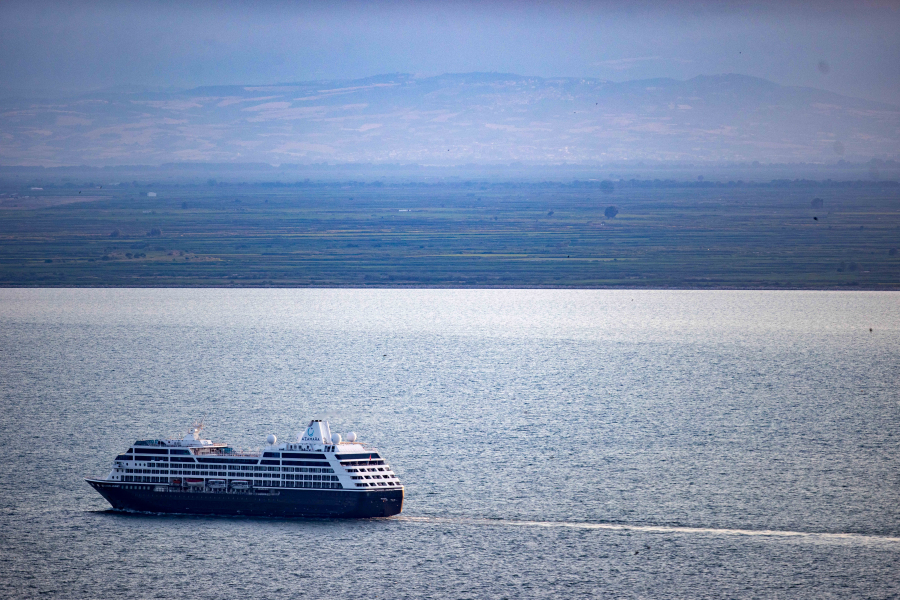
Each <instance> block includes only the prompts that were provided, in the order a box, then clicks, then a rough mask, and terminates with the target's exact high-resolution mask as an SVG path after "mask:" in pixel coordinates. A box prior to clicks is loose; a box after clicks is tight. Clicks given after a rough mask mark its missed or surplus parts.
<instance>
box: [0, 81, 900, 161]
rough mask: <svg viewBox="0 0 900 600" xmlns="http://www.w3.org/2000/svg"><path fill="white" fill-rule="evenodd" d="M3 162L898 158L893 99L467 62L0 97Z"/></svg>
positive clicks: (897, 113) (899, 118) (898, 110)
mask: <svg viewBox="0 0 900 600" xmlns="http://www.w3.org/2000/svg"><path fill="white" fill-rule="evenodd" d="M0 140H2V142H0V164H4V165H45V166H53V165H96V166H102V165H116V164H149V165H158V164H162V163H168V162H193V161H199V162H218V163H223V162H224V163H228V162H242V163H249V162H263V163H270V164H282V163H320V162H329V163H340V162H357V163H360V162H363V163H368V162H371V163H412V164H434V165H451V164H465V163H482V164H499V163H509V162H511V161H521V162H523V163H526V164H527V163H540V164H554V163H562V162H566V163H604V162H611V161H623V160H635V161H637V160H653V161H696V162H721V161H760V162H820V161H835V160H838V159H841V158H847V159H848V160H868V159H870V158H872V157H879V158H898V157H900V107H897V106H891V105H886V104H882V103H878V102H871V101H868V100H861V99H856V98H848V97H845V96H840V95H838V94H833V93H830V92H826V91H822V90H817V89H811V88H801V87H787V86H781V85H778V84H775V83H772V82H770V81H766V80H763V79H758V78H754V77H747V76H743V75H716V76H701V77H695V78H694V79H690V80H688V81H676V80H674V79H650V80H642V81H628V82H624V83H614V82H609V81H602V80H598V79H579V78H557V79H542V78H539V77H522V76H519V75H507V74H496V73H467V74H458V75H441V76H438V77H415V76H412V75H381V76H377V77H371V78H367V79H361V80H354V81H316V82H305V83H296V84H279V85H249V86H219V87H201V88H196V89H191V90H177V91H147V90H140V89H133V88H132V89H118V90H106V91H100V92H95V93H90V94H83V95H79V96H77V97H68V98H64V99H59V98H54V99H48V98H7V99H4V100H0Z"/></svg>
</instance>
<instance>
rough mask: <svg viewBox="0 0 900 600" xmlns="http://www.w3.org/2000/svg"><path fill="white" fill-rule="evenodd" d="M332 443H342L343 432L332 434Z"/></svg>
mask: <svg viewBox="0 0 900 600" xmlns="http://www.w3.org/2000/svg"><path fill="white" fill-rule="evenodd" d="M331 443H332V444H334V445H335V446H337V445H338V444H340V443H341V434H339V433H333V434H331Z"/></svg>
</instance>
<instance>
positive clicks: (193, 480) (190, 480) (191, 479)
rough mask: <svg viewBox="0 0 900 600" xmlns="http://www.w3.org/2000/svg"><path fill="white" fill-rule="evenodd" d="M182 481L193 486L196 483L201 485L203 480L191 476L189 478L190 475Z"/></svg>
mask: <svg viewBox="0 0 900 600" xmlns="http://www.w3.org/2000/svg"><path fill="white" fill-rule="evenodd" d="M184 482H185V483H186V484H188V485H191V486H194V485H197V486H199V485H203V480H202V479H193V478H191V477H188V478H187V479H185V480H184Z"/></svg>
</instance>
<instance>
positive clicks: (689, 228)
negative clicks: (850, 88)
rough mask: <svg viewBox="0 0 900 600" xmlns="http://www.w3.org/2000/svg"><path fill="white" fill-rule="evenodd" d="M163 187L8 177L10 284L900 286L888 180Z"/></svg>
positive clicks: (897, 221)
mask: <svg viewBox="0 0 900 600" xmlns="http://www.w3.org/2000/svg"><path fill="white" fill-rule="evenodd" d="M607 187H608V186H607ZM149 189H150V188H147V187H136V186H133V185H131V184H129V185H127V186H112V187H109V186H104V188H103V189H98V186H93V187H91V188H88V187H81V188H78V187H71V185H70V186H69V187H62V186H59V187H45V189H43V190H31V189H30V188H28V187H21V185H20V184H17V185H13V184H6V185H5V187H3V184H0V192H2V196H0V285H3V286H164V287H168V286H226V287H232V286H235V287H238V286H379V287H386V286H387V287H413V286H433V287H575V288H601V287H627V288H744V289H789V288H793V289H844V288H850V287H852V288H853V289H876V290H882V289H900V255H898V253H897V251H896V248H898V247H900V187H897V186H896V185H891V184H889V183H882V184H874V183H873V184H856V185H836V184H831V185H827V184H821V183H819V184H816V183H815V182H811V183H801V182H794V183H791V184H787V183H785V184H782V185H776V184H770V185H724V186H723V185H718V186H717V185H707V186H705V187H704V186H699V185H689V184H679V185H676V184H672V185H660V184H657V185H654V184H652V183H647V182H644V183H641V182H631V183H628V182H620V183H617V184H616V185H615V189H614V190H613V191H612V192H610V191H609V190H608V189H606V190H604V189H601V187H600V186H599V185H590V184H570V185H563V184H557V183H547V184H526V183H519V184H516V183H464V182H458V183H437V184H422V183H406V184H401V183H396V184H390V183H387V184H362V183H344V184H340V183H328V184H324V183H323V184H309V183H307V184H298V185H276V184H235V185H222V184H216V185H206V184H203V185H154V186H153V187H152V191H153V192H154V193H156V194H157V196H155V197H148V196H147V191H149ZM25 196H28V197H27V198H26V197H25ZM814 198H821V199H822V205H823V206H822V208H812V206H811V202H812V200H813V199H814ZM611 205H614V206H616V207H617V208H618V210H619V213H618V215H617V216H616V217H615V218H606V217H605V216H604V209H605V208H606V207H608V206H611Z"/></svg>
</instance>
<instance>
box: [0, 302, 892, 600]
mask: <svg viewBox="0 0 900 600" xmlns="http://www.w3.org/2000/svg"><path fill="white" fill-rule="evenodd" d="M870 328H871V331H870ZM898 332H900V303H898V301H897V294H895V293H875V292H734V291H716V292H688V291H685V292H672V291H552V290H386V289H385V290H346V289H345V290H328V289H318V290H270V289H259V290H188V289H179V290H169V289H140V290H136V289H118V290H106V289H83V290H64V289H63V290H39V289H3V290H0V348H2V349H3V358H2V360H0V410H2V414H3V418H2V419H0V451H2V454H3V456H5V457H6V460H5V461H3V462H2V463H0V465H2V466H0V542H2V544H3V547H4V549H5V550H4V552H3V553H2V555H0V596H6V597H37V596H41V595H45V594H50V595H53V596H62V597H75V598H96V597H103V598H114V597H121V598H151V597H162V596H166V597H171V596H173V595H179V596H186V597H195V596H198V595H201V594H202V595H205V596H209V597H216V598H245V597H251V596H252V597H259V598H263V597H264V598H282V597H283V598H288V597H298V596H299V597H305V596H312V595H329V596H332V595H334V596H346V595H353V596H366V597H375V598H403V597H407V598H427V597H433V598H503V597H506V598H514V597H560V596H565V597H654V598H680V597H685V598H697V597H708V598H718V597H797V598H810V597H817V598H822V597H842V598H843V597H870V598H888V597H896V596H897V595H898V594H900V586H898V584H897V583H896V580H897V576H896V575H897V564H900V508H898V507H900V475H898V466H900V460H898V446H900V425H898V423H900V404H898V396H897V392H896V389H897V384H898V377H897V373H898V372H900V337H898ZM204 416H205V423H206V430H205V433H206V437H210V438H212V439H214V440H216V441H223V442H228V443H231V444H233V445H236V446H243V447H254V448H255V447H258V446H260V445H262V444H264V439H265V436H266V435H267V434H268V433H275V434H276V435H278V437H279V439H280V440H285V439H293V437H294V436H295V435H296V432H297V431H299V430H300V429H301V428H302V427H303V426H304V425H305V424H306V422H307V421H308V419H310V418H327V419H329V420H330V421H331V423H332V430H334V431H339V432H347V431H351V430H352V431H356V432H357V433H358V434H360V435H361V437H362V439H363V440H364V441H366V442H368V443H370V444H373V445H375V446H377V447H378V448H379V449H380V450H381V451H382V452H383V454H384V455H385V456H386V458H387V459H388V461H389V463H390V464H391V465H392V466H393V468H394V470H395V471H396V472H397V473H398V475H399V476H400V479H401V481H402V483H403V484H404V485H405V486H406V501H405V505H404V511H403V513H402V515H400V516H399V517H398V518H392V519H385V520H371V521H359V522H332V521H285V520H266V519H257V520H252V519H230V518H214V517H210V518H192V517H173V516H161V515H128V514H120V513H114V512H111V511H109V510H107V509H108V508H109V507H108V504H106V502H105V501H104V500H103V499H102V498H101V497H100V496H99V495H98V494H96V492H94V491H93V490H91V489H90V488H89V486H88V485H87V484H85V483H84V481H83V480H82V478H83V477H85V476H105V475H106V474H107V473H108V471H109V467H110V465H111V461H112V459H113V458H114V456H115V455H116V454H117V453H118V452H120V451H122V450H123V449H124V448H126V447H127V446H128V444H130V443H131V442H133V441H134V440H135V439H143V438H160V437H181V436H183V435H184V432H185V430H186V428H187V427H188V426H189V425H190V423H191V422H192V421H194V420H196V419H199V418H201V417H204Z"/></svg>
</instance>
